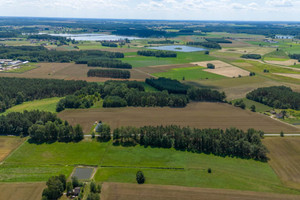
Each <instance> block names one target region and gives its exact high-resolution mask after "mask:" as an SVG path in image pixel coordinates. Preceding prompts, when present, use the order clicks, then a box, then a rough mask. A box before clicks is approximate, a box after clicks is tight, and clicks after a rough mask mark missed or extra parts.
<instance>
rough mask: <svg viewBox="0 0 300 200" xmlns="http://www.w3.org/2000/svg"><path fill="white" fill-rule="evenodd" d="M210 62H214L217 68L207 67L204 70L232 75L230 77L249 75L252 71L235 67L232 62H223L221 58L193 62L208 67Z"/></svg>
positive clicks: (227, 75)
mask: <svg viewBox="0 0 300 200" xmlns="http://www.w3.org/2000/svg"><path fill="white" fill-rule="evenodd" d="M208 63H211V64H214V65H215V69H205V70H204V71H207V72H210V73H214V74H219V75H222V76H226V77H230V78H232V77H238V76H249V73H250V72H248V71H246V70H243V69H241V68H238V67H235V66H233V65H231V64H228V63H225V62H222V61H220V60H214V61H205V62H194V63H192V64H195V65H198V66H202V67H206V66H207V64H208Z"/></svg>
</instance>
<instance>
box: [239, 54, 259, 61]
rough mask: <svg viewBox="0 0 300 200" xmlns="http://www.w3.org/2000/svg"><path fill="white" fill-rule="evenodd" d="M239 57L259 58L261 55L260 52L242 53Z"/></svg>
mask: <svg viewBox="0 0 300 200" xmlns="http://www.w3.org/2000/svg"><path fill="white" fill-rule="evenodd" d="M241 58H246V59H256V60H258V59H261V55H260V54H244V55H242V56H241Z"/></svg>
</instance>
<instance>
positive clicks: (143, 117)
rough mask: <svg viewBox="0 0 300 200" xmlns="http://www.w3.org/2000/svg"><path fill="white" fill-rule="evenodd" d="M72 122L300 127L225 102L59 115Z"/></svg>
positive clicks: (271, 129)
mask: <svg viewBox="0 0 300 200" xmlns="http://www.w3.org/2000/svg"><path fill="white" fill-rule="evenodd" d="M58 116H59V117H60V118H62V119H64V120H67V121H69V122H70V123H71V124H77V123H78V124H81V125H82V126H83V129H84V132H85V133H88V132H90V129H91V127H92V125H93V123H94V122H95V121H98V120H102V121H103V122H105V123H108V124H109V125H110V126H111V127H112V129H115V128H118V127H121V126H136V127H140V126H145V125H154V126H155V125H172V124H176V125H180V126H190V127H195V128H222V129H225V128H230V127H237V128H240V129H243V130H247V129H249V128H255V129H259V130H263V131H265V132H267V133H279V132H280V131H284V132H286V133H295V132H299V131H300V130H299V129H297V128H295V127H293V126H290V125H287V124H284V123H282V122H279V121H277V120H273V119H271V118H270V117H267V116H264V115H262V114H257V113H253V112H250V111H246V110H242V109H240V108H236V107H233V106H231V105H229V104H225V103H190V104H188V106H187V107H185V108H169V107H165V108H160V107H146V108H140V107H126V108H100V109H81V110H65V111H63V112H61V113H59V114H58Z"/></svg>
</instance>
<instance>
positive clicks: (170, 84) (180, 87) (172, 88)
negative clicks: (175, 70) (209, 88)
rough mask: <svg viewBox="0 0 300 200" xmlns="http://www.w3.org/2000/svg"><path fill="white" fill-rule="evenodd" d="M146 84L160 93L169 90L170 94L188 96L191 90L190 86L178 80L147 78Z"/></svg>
mask: <svg viewBox="0 0 300 200" xmlns="http://www.w3.org/2000/svg"><path fill="white" fill-rule="evenodd" d="M145 82H146V83H147V84H149V85H151V86H152V87H154V88H156V89H158V90H160V91H163V90H167V91H168V92H169V93H174V94H186V93H187V90H188V89H189V86H187V85H184V84H182V83H180V82H179V81H177V80H172V79H169V78H164V77H159V78H158V79H153V78H150V79H149V78H147V79H146V81H145Z"/></svg>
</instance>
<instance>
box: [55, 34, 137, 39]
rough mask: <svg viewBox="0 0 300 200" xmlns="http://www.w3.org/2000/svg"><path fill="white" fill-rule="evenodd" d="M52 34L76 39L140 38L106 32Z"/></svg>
mask: <svg viewBox="0 0 300 200" xmlns="http://www.w3.org/2000/svg"><path fill="white" fill-rule="evenodd" d="M49 35H52V36H61V37H66V38H70V39H72V40H76V41H105V40H106V41H117V40H124V39H126V38H127V39H129V40H137V39H140V38H138V37H128V36H119V35H108V34H97V33H88V34H67V33H59V34H49Z"/></svg>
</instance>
